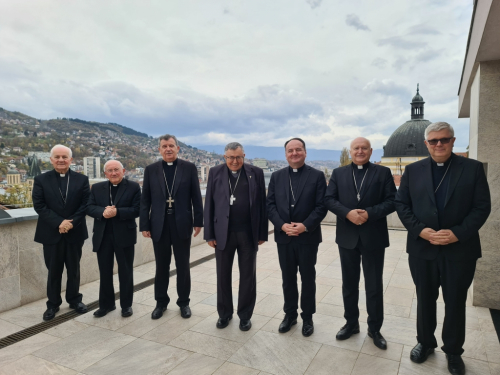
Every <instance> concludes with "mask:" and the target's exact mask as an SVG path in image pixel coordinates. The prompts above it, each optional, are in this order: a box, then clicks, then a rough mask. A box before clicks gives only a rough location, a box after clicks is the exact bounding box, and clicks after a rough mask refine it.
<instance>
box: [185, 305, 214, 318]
mask: <svg viewBox="0 0 500 375" xmlns="http://www.w3.org/2000/svg"><path fill="white" fill-rule="evenodd" d="M216 311H217V307H216V306H212V305H207V304H204V303H201V302H200V303H197V304H196V305H191V313H192V314H193V315H196V316H201V317H202V318H206V317H207V316H210V315H212V314H213V313H214V312H216Z"/></svg>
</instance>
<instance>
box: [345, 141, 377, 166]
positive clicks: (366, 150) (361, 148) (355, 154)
mask: <svg viewBox="0 0 500 375" xmlns="http://www.w3.org/2000/svg"><path fill="white" fill-rule="evenodd" d="M372 151H373V150H372V145H371V143H370V141H369V140H368V139H366V138H363V137H358V138H356V139H354V140H353V141H352V142H351V149H350V150H349V153H350V154H351V160H352V162H353V163H354V164H356V165H364V164H366V163H368V162H369V161H370V157H371V156H372Z"/></svg>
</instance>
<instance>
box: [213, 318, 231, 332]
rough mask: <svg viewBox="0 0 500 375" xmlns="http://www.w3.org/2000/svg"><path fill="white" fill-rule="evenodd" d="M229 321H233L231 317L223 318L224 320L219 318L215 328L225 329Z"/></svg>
mask: <svg viewBox="0 0 500 375" xmlns="http://www.w3.org/2000/svg"><path fill="white" fill-rule="evenodd" d="M231 319H233V316H230V317H229V318H225V319H222V318H219V320H217V324H216V325H215V326H216V327H217V328H220V329H222V328H226V327H227V325H228V324H229V321H230V320H231Z"/></svg>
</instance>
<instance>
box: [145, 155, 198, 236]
mask: <svg viewBox="0 0 500 375" xmlns="http://www.w3.org/2000/svg"><path fill="white" fill-rule="evenodd" d="M167 198H168V196H167V188H166V186H165V179H164V176H163V165H162V161H161V160H160V161H157V162H156V163H153V164H150V165H148V166H147V167H146V169H145V171H144V183H143V185H142V196H141V213H140V221H139V230H140V231H141V232H143V231H151V237H152V239H153V241H155V242H158V241H159V240H160V237H161V232H162V230H163V221H164V219H165V215H166V212H165V210H166V206H167V202H166V201H167ZM172 198H173V199H174V201H175V202H174V206H175V221H176V224H177V231H178V234H179V236H180V237H181V238H189V237H191V235H192V233H193V226H195V227H203V201H202V198H201V190H200V182H199V181H198V170H197V169H196V166H195V165H194V164H193V163H191V162H189V161H186V160H181V159H177V175H176V177H175V183H174V189H173V194H172ZM193 217H194V219H193Z"/></svg>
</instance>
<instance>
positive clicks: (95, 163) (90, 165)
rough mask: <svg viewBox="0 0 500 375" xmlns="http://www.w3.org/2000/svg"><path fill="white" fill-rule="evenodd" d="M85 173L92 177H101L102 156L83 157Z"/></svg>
mask: <svg viewBox="0 0 500 375" xmlns="http://www.w3.org/2000/svg"><path fill="white" fill-rule="evenodd" d="M83 174H85V175H86V176H87V177H88V178H89V179H90V178H94V179H95V178H101V158H99V157H93V156H87V157H85V158H83Z"/></svg>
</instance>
